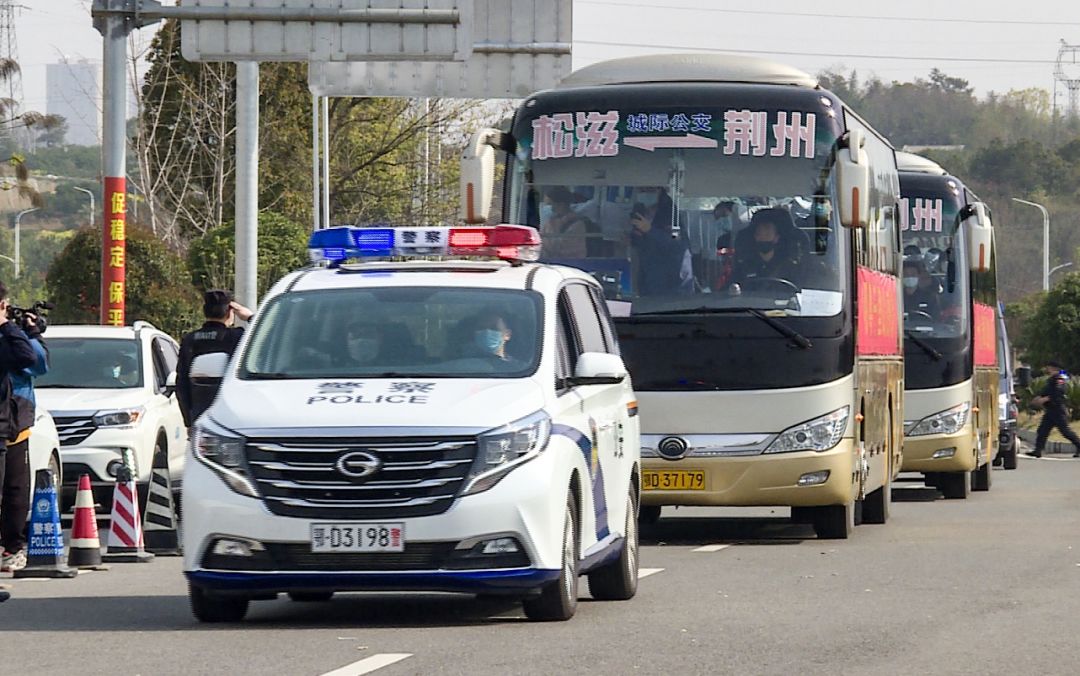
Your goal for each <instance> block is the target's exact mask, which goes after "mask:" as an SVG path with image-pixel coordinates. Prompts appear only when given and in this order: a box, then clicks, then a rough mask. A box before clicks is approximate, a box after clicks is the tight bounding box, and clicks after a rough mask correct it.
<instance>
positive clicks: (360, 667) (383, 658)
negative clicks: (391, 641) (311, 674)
mask: <svg viewBox="0 0 1080 676" xmlns="http://www.w3.org/2000/svg"><path fill="white" fill-rule="evenodd" d="M410 657H412V653H383V654H381V655H372V656H371V657H367V658H364V659H362V660H360V661H359V662H353V663H352V664H346V665H345V666H343V667H341V668H340V669H334V670H333V671H328V672H326V673H325V674H323V675H322V676H362V674H370V673H371V672H373V671H376V670H378V669H382V668H383V667H388V666H390V665H391V664H397V663H398V662H400V661H402V660H404V659H408V658H410Z"/></svg>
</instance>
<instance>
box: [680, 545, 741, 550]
mask: <svg viewBox="0 0 1080 676" xmlns="http://www.w3.org/2000/svg"><path fill="white" fill-rule="evenodd" d="M730 546H731V545H705V546H703V547H698V548H697V549H691V550H690V551H692V552H718V551H720V550H721V549H727V548H728V547H730Z"/></svg>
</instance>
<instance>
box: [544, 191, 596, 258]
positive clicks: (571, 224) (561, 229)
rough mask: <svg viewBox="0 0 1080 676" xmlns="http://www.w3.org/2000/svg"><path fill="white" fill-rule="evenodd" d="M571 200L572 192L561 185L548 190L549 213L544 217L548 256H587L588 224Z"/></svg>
mask: <svg viewBox="0 0 1080 676" xmlns="http://www.w3.org/2000/svg"><path fill="white" fill-rule="evenodd" d="M572 202H573V195H572V194H571V193H570V191H569V190H567V189H566V188H564V187H563V186H561V185H560V186H556V187H554V188H551V189H550V190H548V192H547V196H546V198H545V203H546V204H547V205H549V206H550V216H548V217H547V218H546V219H541V235H542V237H541V239H542V240H543V242H544V257H545V258H585V256H586V255H587V248H586V236H587V234H588V229H589V226H588V223H587V221H586V219H585V218H584V217H583V216H581V215H580V214H578V213H577V212H576V211H574V209H573V208H572V207H571V204H572ZM546 211H547V210H546V209H544V210H542V211H541V213H542V214H543V213H544V212H546Z"/></svg>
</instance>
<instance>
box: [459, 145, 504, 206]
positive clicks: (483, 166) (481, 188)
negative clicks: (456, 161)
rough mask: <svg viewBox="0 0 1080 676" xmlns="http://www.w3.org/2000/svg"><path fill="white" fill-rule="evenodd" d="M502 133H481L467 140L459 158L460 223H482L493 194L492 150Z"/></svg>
mask: <svg viewBox="0 0 1080 676" xmlns="http://www.w3.org/2000/svg"><path fill="white" fill-rule="evenodd" d="M501 137H502V132H501V131H499V130H498V129H481V130H479V131H478V132H476V133H475V134H473V137H472V138H471V139H469V144H468V145H467V146H465V150H464V151H463V152H462V154H461V219H462V220H463V221H465V222H466V223H486V222H487V219H488V215H489V214H490V213H491V197H492V193H493V192H494V190H495V147H496V146H497V145H498V144H499V140H500V139H501Z"/></svg>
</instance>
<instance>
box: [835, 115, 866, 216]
mask: <svg viewBox="0 0 1080 676" xmlns="http://www.w3.org/2000/svg"><path fill="white" fill-rule="evenodd" d="M845 138H846V139H847V146H846V147H844V148H840V149H839V150H838V151H837V153H836V187H837V191H838V192H839V193H840V200H839V201H840V204H839V210H840V223H841V225H843V226H845V227H848V228H862V227H865V226H866V224H867V223H868V222H869V219H870V157H869V156H868V155H867V154H866V151H865V150H864V149H863V145H865V143H866V138H865V137H864V136H863V131H862V129H852V130H850V131H849V132H848V133H847V135H846V137H845Z"/></svg>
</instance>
